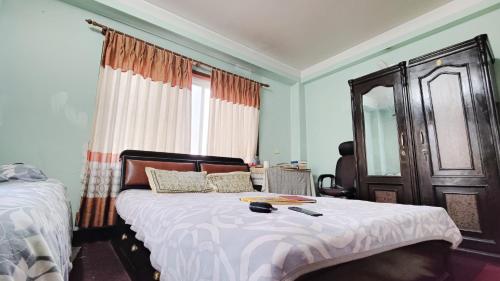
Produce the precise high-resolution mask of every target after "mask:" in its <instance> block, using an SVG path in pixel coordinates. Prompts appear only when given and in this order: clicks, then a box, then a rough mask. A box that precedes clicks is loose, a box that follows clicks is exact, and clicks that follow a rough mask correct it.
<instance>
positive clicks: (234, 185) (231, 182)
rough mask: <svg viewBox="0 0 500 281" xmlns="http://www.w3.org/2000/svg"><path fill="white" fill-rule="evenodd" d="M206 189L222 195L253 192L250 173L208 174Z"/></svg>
mask: <svg viewBox="0 0 500 281" xmlns="http://www.w3.org/2000/svg"><path fill="white" fill-rule="evenodd" d="M207 187H209V188H211V189H213V190H214V191H216V192H224V193H229V192H252V191H255V190H254V189H253V185H252V182H251V181H250V172H231V173H214V174H208V175H207Z"/></svg>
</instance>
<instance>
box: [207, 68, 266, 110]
mask: <svg viewBox="0 0 500 281" xmlns="http://www.w3.org/2000/svg"><path fill="white" fill-rule="evenodd" d="M210 92H211V93H210V95H211V98H213V99H220V100H224V101H227V102H231V103H234V104H242V105H246V106H251V107H255V108H259V106H260V84H259V83H257V82H254V81H252V80H249V79H245V78H243V77H240V76H237V75H234V74H231V73H227V72H224V71H222V70H218V69H213V70H212V79H211V91H210Z"/></svg>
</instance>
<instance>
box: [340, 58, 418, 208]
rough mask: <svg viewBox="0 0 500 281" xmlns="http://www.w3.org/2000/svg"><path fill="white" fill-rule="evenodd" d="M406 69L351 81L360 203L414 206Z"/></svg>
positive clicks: (388, 69)
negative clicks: (365, 201)
mask: <svg viewBox="0 0 500 281" xmlns="http://www.w3.org/2000/svg"><path fill="white" fill-rule="evenodd" d="M404 73H405V64H404V63H401V64H399V65H397V66H393V67H390V68H387V69H384V70H381V71H378V72H376V73H372V74H370V75H368V76H364V77H361V78H359V79H355V80H351V81H349V83H350V85H351V92H352V107H353V122H354V123H353V124H354V133H355V154H356V163H357V164H356V167H357V184H358V192H359V197H360V199H363V200H370V201H377V202H389V203H414V190H413V186H414V184H413V179H414V175H413V173H412V172H413V169H410V165H411V163H412V161H413V160H412V159H411V158H412V151H411V141H410V140H409V138H408V136H409V133H410V131H409V130H408V128H409V121H408V119H407V118H406V116H407V115H408V110H407V106H406V104H407V102H406V97H405V93H406V91H405V86H404V85H405V75H404Z"/></svg>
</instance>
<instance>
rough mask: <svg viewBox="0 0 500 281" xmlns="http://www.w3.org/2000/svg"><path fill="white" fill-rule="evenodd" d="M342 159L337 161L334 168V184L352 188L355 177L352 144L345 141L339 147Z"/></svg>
mask: <svg viewBox="0 0 500 281" xmlns="http://www.w3.org/2000/svg"><path fill="white" fill-rule="evenodd" d="M339 153H340V155H342V157H340V158H339V160H338V161H337V166H336V168H335V184H336V185H338V186H341V187H344V188H353V187H354V179H355V177H356V172H355V165H356V163H355V161H354V142H352V141H346V142H343V143H341V144H340V145H339Z"/></svg>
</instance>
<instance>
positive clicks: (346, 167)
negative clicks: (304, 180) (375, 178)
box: [318, 141, 356, 199]
mask: <svg viewBox="0 0 500 281" xmlns="http://www.w3.org/2000/svg"><path fill="white" fill-rule="evenodd" d="M339 153H340V155H341V156H342V157H340V158H339V160H338V161H337V166H336V168H335V175H332V174H323V175H320V176H319V177H318V191H319V193H320V194H323V195H328V196H333V197H343V198H349V199H351V198H355V196H356V188H355V177H356V172H355V161H354V142H352V141H346V142H343V143H341V144H340V145H339ZM327 178H329V179H330V186H329V187H324V186H323V181H324V180H325V179H327Z"/></svg>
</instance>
